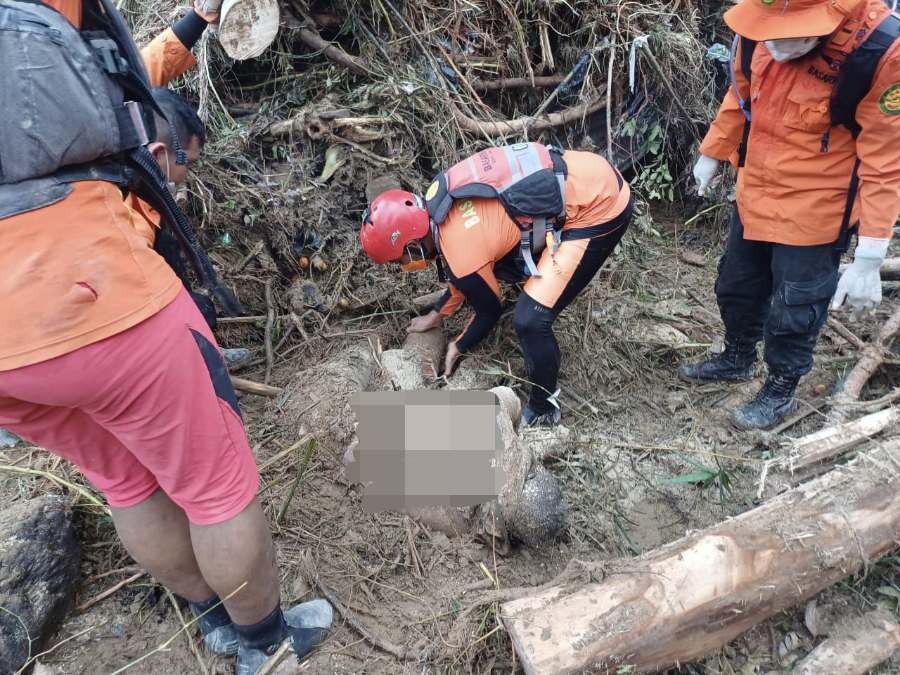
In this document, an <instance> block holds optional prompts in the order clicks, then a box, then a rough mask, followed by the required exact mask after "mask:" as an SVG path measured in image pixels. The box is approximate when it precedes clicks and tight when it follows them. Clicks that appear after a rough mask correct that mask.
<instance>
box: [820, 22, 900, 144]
mask: <svg viewBox="0 0 900 675" xmlns="http://www.w3.org/2000/svg"><path fill="white" fill-rule="evenodd" d="M898 38H900V16H897V15H896V14H891V15H889V16H888V17H887V18H886V19H885V20H884V21H882V22H881V24H879V25H878V27H877V28H876V29H875V30H873V31H872V33H871V34H870V35H869V37H868V38H867V39H866V40H865V42H863V43H862V44H861V45H860V46H859V47H857V48H856V49H855V50H853V52H851V54H850V55H849V56H848V57H847V60H846V61H845V62H844V65H843V66H842V67H841V72H840V75H839V76H838V81H837V84H836V85H835V87H834V92H833V94H832V97H831V103H830V111H831V125H832V126H838V125H841V124H843V125H844V126H845V127H847V128H848V129H849V130H850V132H851V133H852V134H853V137H854V138H856V137H857V136H859V133H860V132H861V131H862V127H861V126H860V125H859V123H858V122H857V121H856V109H857V107H859V104H860V102H861V101H862V100H863V99H864V98H865V97H866V95H867V94H868V93H869V91H870V90H871V88H872V82H873V80H874V79H875V72H876V71H877V70H878V65H879V64H880V63H881V59H882V57H883V56H884V54H885V52H887V50H888V49H890V48H891V45H893V44H894V42H895V41H896V40H897V39H898Z"/></svg>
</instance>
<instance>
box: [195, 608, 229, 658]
mask: <svg viewBox="0 0 900 675" xmlns="http://www.w3.org/2000/svg"><path fill="white" fill-rule="evenodd" d="M189 604H190V607H191V611H192V612H193V613H194V616H195V617H197V625H198V626H199V627H200V633H201V634H202V635H203V641H204V642H205V643H206V646H207V647H208V648H209V650H210V651H211V652H212V653H213V654H220V655H222V656H234V655H235V654H237V653H238V635H237V631H236V630H235V629H234V624H233V623H231V617H230V616H228V612H227V611H226V610H225V605H223V604H222V601H221V600H219V596H217V595H214V596H212V597H211V598H210V599H209V600H205V601H204V602H191V603H189Z"/></svg>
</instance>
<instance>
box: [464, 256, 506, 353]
mask: <svg viewBox="0 0 900 675" xmlns="http://www.w3.org/2000/svg"><path fill="white" fill-rule="evenodd" d="M453 285H454V286H456V289H457V290H458V291H459V292H460V293H462V294H463V295H464V296H466V302H467V303H469V305H471V306H472V310H473V311H474V312H475V316H474V317H472V320H471V321H470V322H469V324H468V325H467V326H466V328H465V330H463V332H462V335H460V336H459V338H457V340H456V346H457V348H458V349H459V351H461V352H467V351H468V350H470V349H471V348H472V347H474V346H475V345H477V344H478V343H479V342H481V341H482V340H483V339H484V338H485V336H487V334H488V333H490V332H491V329H492V328H493V327H494V325H495V324H496V323H497V320H498V319H499V318H500V314H501V313H502V311H503V308H502V307H501V306H500V299H499V298H498V297H497V295H496V294H495V293H494V291H493V289H492V288H491V287H490V286H488V284H487V282H486V281H485V280H484V279H483V278H482V277H481V275H480V274H478V272H473V273H472V274H467V275H466V276H464V277H460V278H458V279H453Z"/></svg>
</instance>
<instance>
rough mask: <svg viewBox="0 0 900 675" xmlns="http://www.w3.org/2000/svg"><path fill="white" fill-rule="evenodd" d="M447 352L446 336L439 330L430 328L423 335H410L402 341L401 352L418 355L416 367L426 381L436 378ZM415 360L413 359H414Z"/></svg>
mask: <svg viewBox="0 0 900 675" xmlns="http://www.w3.org/2000/svg"><path fill="white" fill-rule="evenodd" d="M446 350H447V336H446V335H444V331H442V330H441V329H440V328H432V329H431V330H428V331H425V332H424V333H410V334H409V335H407V336H406V340H404V341H403V351H404V352H406V353H407V354H410V355H411V356H412V355H418V358H417V361H418V367H419V368H420V369H421V371H422V375H423V376H424V377H425V378H426V379H434V378H436V377H437V374H438V371H439V370H441V368H443V367H444V363H443V359H444V352H445V351H446ZM414 358H415V357H414Z"/></svg>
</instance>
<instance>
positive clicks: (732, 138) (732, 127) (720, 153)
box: [700, 44, 750, 164]
mask: <svg viewBox="0 0 900 675" xmlns="http://www.w3.org/2000/svg"><path fill="white" fill-rule="evenodd" d="M740 62H741V46H740V44H738V48H737V51H736V53H735V57H734V64H733V65H734V68H735V69H736V71H735V74H734V75H735V77H736V78H737V83H738V86H739V87H741V90H742V91H744V92H747V96H749V95H750V94H749V89H750V86H749V84H748V83H747V82H746V80H744V76H743V74H742V73H741V72H740V65H739V64H740ZM745 120H746V118H745V117H744V112H743V111H742V110H741V106H740V103H739V102H738V99H737V96H735V94H734V87H733V86H732V85H731V84H729V85H728V92H727V93H726V94H725V98H724V99H722V104H721V105H720V106H719V112H718V114H717V115H716V119H714V120H713V122H712V124H710V126H709V131H707V132H706V137H705V138H704V139H703V142H702V143H701V144H700V153H701V154H703V155H706V156H707V157H712V158H713V159H718V160H720V161H723V162H727V161H731V162H732V163H734V164H736V163H737V161H736V160H737V149H738V146H739V145H740V144H741V136H742V135H743V133H744V122H745Z"/></svg>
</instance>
